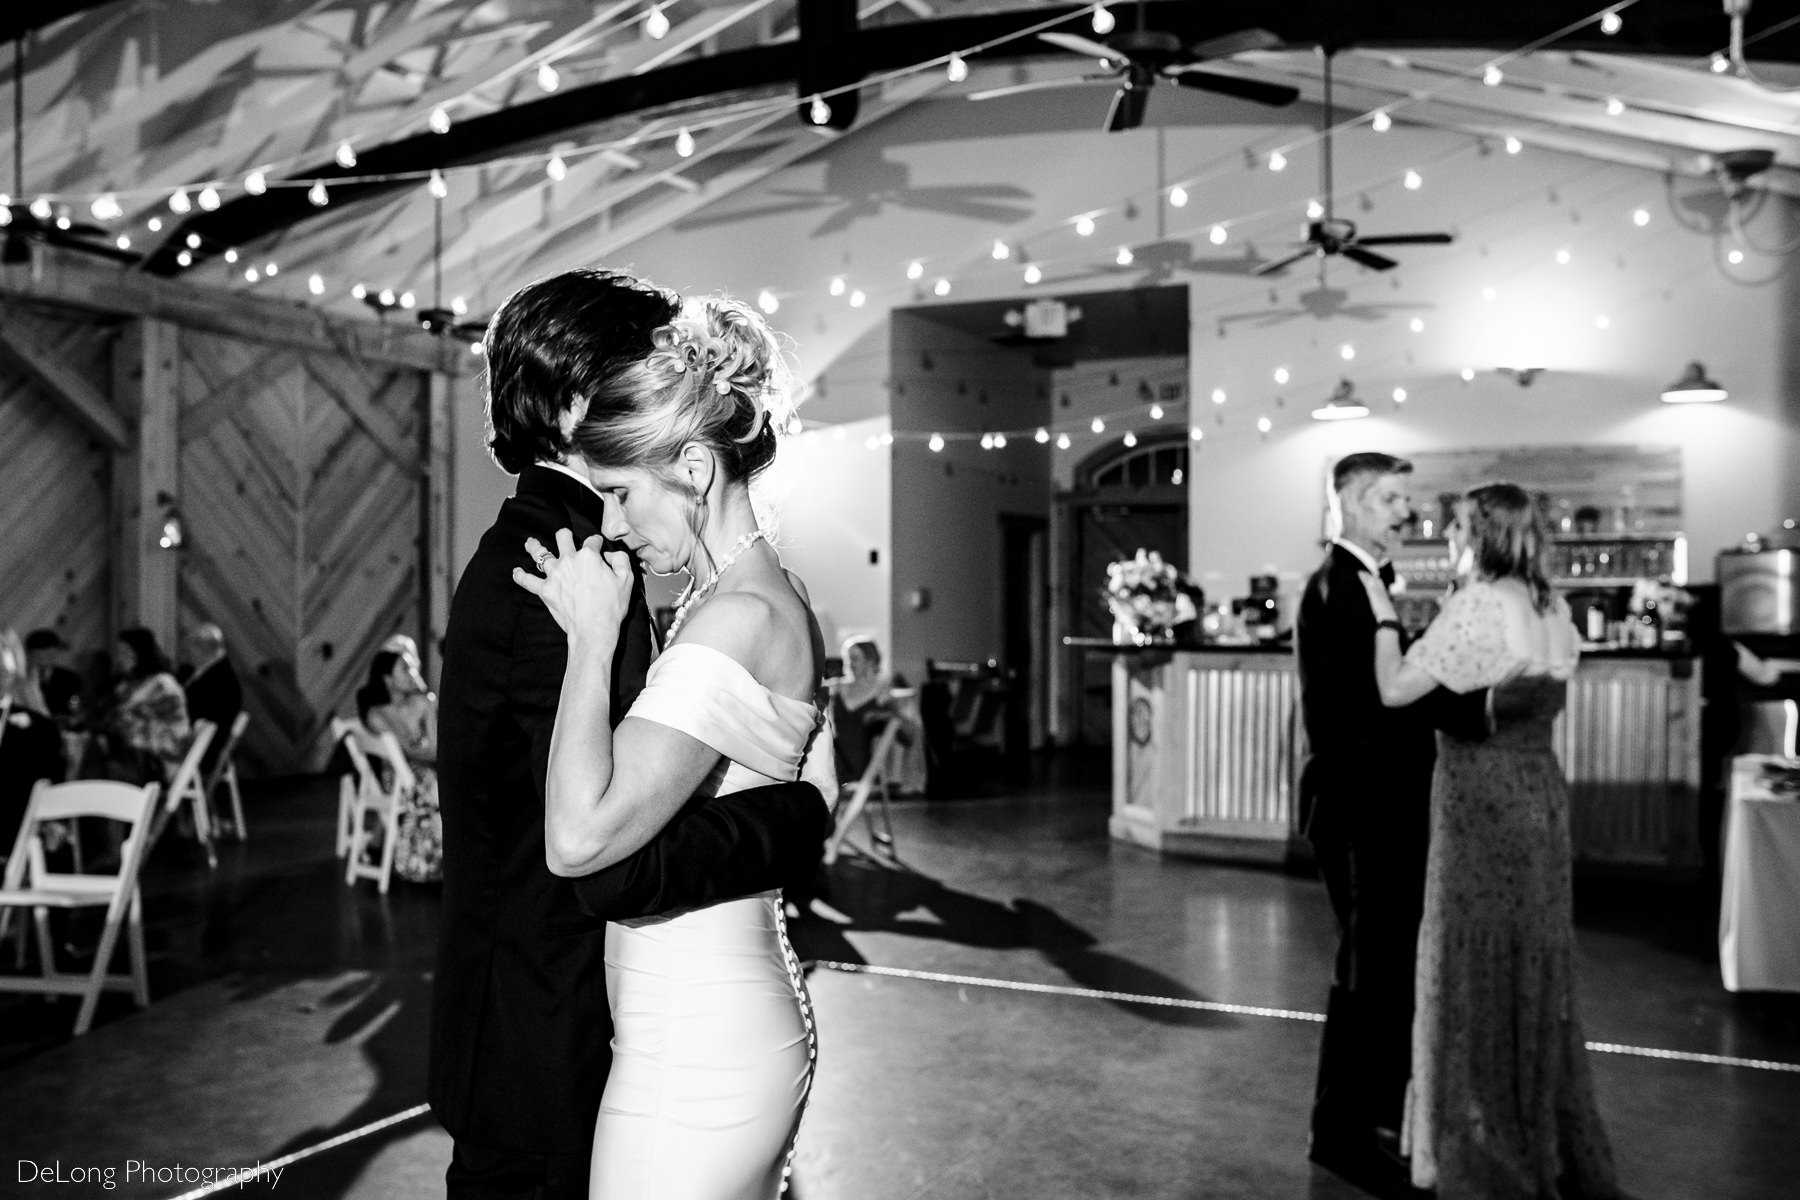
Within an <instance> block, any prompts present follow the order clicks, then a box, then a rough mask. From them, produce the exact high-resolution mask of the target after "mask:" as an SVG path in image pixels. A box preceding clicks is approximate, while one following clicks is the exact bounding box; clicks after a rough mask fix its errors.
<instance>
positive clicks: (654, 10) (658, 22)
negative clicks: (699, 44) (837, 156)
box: [644, 4, 825, 125]
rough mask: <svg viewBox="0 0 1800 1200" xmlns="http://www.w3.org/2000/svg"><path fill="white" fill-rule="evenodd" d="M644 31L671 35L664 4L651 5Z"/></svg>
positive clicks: (660, 35)
mask: <svg viewBox="0 0 1800 1200" xmlns="http://www.w3.org/2000/svg"><path fill="white" fill-rule="evenodd" d="M644 32H645V33H647V34H649V35H650V36H651V37H652V38H654V39H656V40H657V41H659V42H660V41H661V40H662V39H664V38H666V37H668V36H669V18H668V17H666V16H664V15H663V10H662V5H660V4H654V5H651V7H650V14H649V15H648V16H646V17H645V18H644ZM818 123H819V124H820V125H823V124H824V123H825V122H823V121H820V122H818Z"/></svg>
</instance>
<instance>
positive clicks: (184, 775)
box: [150, 720, 219, 867]
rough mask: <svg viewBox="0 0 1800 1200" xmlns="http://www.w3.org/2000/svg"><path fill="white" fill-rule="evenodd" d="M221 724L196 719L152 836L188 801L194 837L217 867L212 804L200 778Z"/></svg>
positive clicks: (217, 857) (207, 863) (166, 825)
mask: <svg viewBox="0 0 1800 1200" xmlns="http://www.w3.org/2000/svg"><path fill="white" fill-rule="evenodd" d="M218 732H219V727H218V726H217V725H214V724H213V723H212V722H211V721H206V720H200V721H195V722H194V733H193V739H194V740H193V741H191V742H189V743H188V748H187V753H186V754H184V755H182V756H181V765H180V766H178V767H176V768H175V777H174V778H173V779H172V780H170V781H169V797H168V800H167V802H166V803H164V804H163V807H162V812H160V813H159V814H157V817H156V820H155V822H154V825H153V829H152V832H151V835H150V840H151V841H152V842H155V841H156V839H158V838H160V837H161V836H162V835H163V831H164V830H165V829H167V828H168V827H169V823H170V822H171V821H173V820H174V819H175V817H176V815H177V814H178V813H180V811H181V806H182V805H184V804H186V805H188V806H190V807H191V808H192V809H193V812H192V818H193V822H194V839H195V840H196V841H198V842H199V843H200V845H201V846H203V847H204V848H205V849H206V865H207V866H209V867H217V866H218V865H219V854H218V851H216V850H215V849H214V848H213V820H212V805H211V803H209V802H208V800H207V798H206V788H205V786H204V785H203V784H202V783H201V781H200V760H201V759H203V758H205V757H206V748H207V747H208V746H210V745H212V740H213V735H214V734H216V733H218Z"/></svg>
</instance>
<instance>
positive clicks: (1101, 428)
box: [1088, 417, 1106, 433]
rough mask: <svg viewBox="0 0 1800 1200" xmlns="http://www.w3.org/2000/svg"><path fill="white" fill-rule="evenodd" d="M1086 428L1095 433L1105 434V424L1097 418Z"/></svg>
mask: <svg viewBox="0 0 1800 1200" xmlns="http://www.w3.org/2000/svg"><path fill="white" fill-rule="evenodd" d="M1088 428H1089V429H1092V430H1093V431H1094V432H1095V433H1105V432H1106V422H1105V421H1103V420H1101V419H1100V418H1099V417H1095V418H1094V419H1093V421H1092V422H1091V423H1090V424H1089V425H1088Z"/></svg>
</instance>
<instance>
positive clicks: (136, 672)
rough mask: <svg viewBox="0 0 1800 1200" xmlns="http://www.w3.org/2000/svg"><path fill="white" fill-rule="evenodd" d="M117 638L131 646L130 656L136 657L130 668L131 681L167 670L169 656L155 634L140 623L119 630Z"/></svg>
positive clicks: (143, 678)
mask: <svg viewBox="0 0 1800 1200" xmlns="http://www.w3.org/2000/svg"><path fill="white" fill-rule="evenodd" d="M119 640H120V641H121V642H124V643H125V644H126V645H127V646H130V647H131V656H132V657H133V658H135V659H137V663H136V665H135V666H133V667H132V669H131V680H132V682H134V683H136V682H140V681H142V680H145V679H148V678H150V677H151V676H152V675H161V674H164V673H165V672H167V671H168V669H169V656H168V655H166V654H164V653H163V651H162V647H161V646H160V645H158V644H157V641H156V635H155V634H154V633H152V632H150V631H149V630H148V629H146V628H144V627H143V626H142V625H133V626H132V627H131V628H130V629H121V630H119Z"/></svg>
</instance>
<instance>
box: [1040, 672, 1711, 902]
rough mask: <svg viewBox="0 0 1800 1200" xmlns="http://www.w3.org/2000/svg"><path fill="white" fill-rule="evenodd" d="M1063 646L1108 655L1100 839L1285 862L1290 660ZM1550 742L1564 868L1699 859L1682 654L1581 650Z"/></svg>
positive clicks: (1293, 766)
mask: <svg viewBox="0 0 1800 1200" xmlns="http://www.w3.org/2000/svg"><path fill="white" fill-rule="evenodd" d="M1070 642H1071V644H1074V645H1086V646H1087V647H1088V648H1089V649H1090V650H1092V651H1094V652H1101V653H1109V654H1111V655H1113V666H1112V699H1113V707H1112V712H1113V747H1114V753H1113V808H1112V818H1111V820H1110V822H1109V826H1108V828H1109V831H1110V832H1111V834H1112V836H1113V837H1115V838H1117V839H1119V840H1121V841H1126V842H1132V843H1136V844H1138V845H1142V846H1148V847H1150V848H1151V849H1154V850H1158V851H1161V852H1163V853H1167V854H1177V855H1186V856H1193V857H1203V858H1227V859H1239V860H1243V859H1249V860H1255V861H1265V862H1281V861H1284V860H1286V859H1287V857H1288V856H1289V854H1290V852H1291V851H1292V850H1293V848H1294V846H1295V843H1296V841H1297V840H1298V838H1299V829H1298V816H1297V793H1296V788H1297V784H1298V780H1299V776H1300V770H1299V767H1300V762H1301V760H1302V758H1303V756H1304V754H1305V745H1304V738H1305V734H1304V732H1303V731H1302V728H1301V723H1300V719H1299V698H1300V687H1299V676H1298V674H1297V673H1296V671H1295V667H1294V656H1293V651H1292V650H1291V649H1290V648H1288V647H1287V646H1285V645H1278V646H1201V647H1191V648H1182V649H1172V648H1152V647H1129V646H1119V647H1115V646H1111V645H1109V644H1106V643H1099V642H1092V641H1090V642H1081V641H1076V640H1075V639H1070ZM1555 736H1556V751H1557V756H1558V757H1559V758H1560V759H1561V761H1562V764H1563V768H1564V770H1565V771H1567V773H1568V776H1569V782H1570V793H1571V794H1570V804H1571V809H1570V824H1571V832H1572V835H1573V838H1574V845H1575V856H1576V859H1577V861H1580V862H1584V863H1608V864H1618V865H1631V866H1636V867H1642V868H1652V869H1666V870H1686V869H1690V868H1692V867H1694V866H1696V865H1697V864H1698V863H1699V861H1700V858H1699V853H1698V843H1697V841H1696V829H1697V826H1698V821H1697V795H1698V789H1699V780H1700V663H1699V660H1698V659H1696V658H1694V657H1692V656H1691V655H1687V654H1680V653H1666V652H1661V651H1652V650H1622V651H1606V650H1597V651H1593V652H1590V653H1586V654H1584V655H1583V656H1582V660H1581V665H1580V667H1579V668H1578V669H1577V671H1576V674H1575V678H1574V679H1573V680H1572V681H1571V682H1570V686H1569V704H1568V708H1567V709H1566V710H1565V711H1564V712H1563V714H1562V716H1561V717H1560V718H1559V719H1558V721H1557V725H1556V735H1555Z"/></svg>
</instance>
